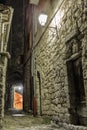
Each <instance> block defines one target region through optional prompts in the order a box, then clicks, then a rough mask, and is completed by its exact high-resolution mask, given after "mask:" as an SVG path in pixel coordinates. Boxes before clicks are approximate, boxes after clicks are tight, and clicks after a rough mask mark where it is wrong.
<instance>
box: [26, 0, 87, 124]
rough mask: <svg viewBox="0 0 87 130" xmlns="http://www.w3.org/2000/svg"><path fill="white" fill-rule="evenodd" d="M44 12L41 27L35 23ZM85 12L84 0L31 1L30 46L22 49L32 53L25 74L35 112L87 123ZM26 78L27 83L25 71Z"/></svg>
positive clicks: (86, 34) (86, 4) (86, 38)
mask: <svg viewBox="0 0 87 130" xmlns="http://www.w3.org/2000/svg"><path fill="white" fill-rule="evenodd" d="M31 6H32V5H31ZM43 12H44V13H47V15H48V19H47V23H46V25H45V26H44V27H42V26H41V25H40V24H39V23H38V16H39V15H40V13H43ZM86 14H87V2H86V0H77V1H75V0H74V1H73V0H71V1H68V0H59V1H57V0H49V1H48V0H45V1H43V0H42V1H39V4H38V5H33V15H34V16H33V18H32V19H33V26H32V35H33V36H32V38H30V41H29V43H30V44H31V43H32V48H31V49H29V51H28V52H27V53H26V52H25V53H26V54H28V53H29V52H30V53H31V56H30V57H28V58H27V59H28V60H27V63H26V66H30V67H31V72H30V74H29V73H27V75H29V76H30V77H33V83H32V84H33V85H32V84H30V87H31V86H33V92H34V94H33V97H34V102H32V104H33V107H34V108H33V109H36V112H37V114H38V115H45V116H50V117H51V118H52V119H53V120H56V121H58V122H63V123H64V122H65V123H68V124H69V123H71V124H74V125H86V124H87V75H86V73H87V69H86V62H87V60H86V48H87V47H86V42H87V16H86ZM30 34H31V33H30ZM31 39H32V40H31ZM28 69H29V68H27V67H26V68H25V71H26V72H28ZM25 80H26V81H25V84H27V82H29V77H27V76H26V75H25ZM26 91H27V89H26ZM29 92H30V93H31V89H30V90H29ZM30 100H31V99H30ZM30 105H31V103H30ZM28 109H29V107H28ZM30 109H31V108H30Z"/></svg>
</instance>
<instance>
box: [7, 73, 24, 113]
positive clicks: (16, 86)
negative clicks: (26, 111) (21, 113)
mask: <svg viewBox="0 0 87 130" xmlns="http://www.w3.org/2000/svg"><path fill="white" fill-rule="evenodd" d="M5 97H6V100H5V110H17V111H18V110H23V79H22V74H21V73H20V72H18V71H15V72H11V73H9V75H8V79H7V86H6V96H5Z"/></svg>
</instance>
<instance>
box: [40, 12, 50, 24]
mask: <svg viewBox="0 0 87 130" xmlns="http://www.w3.org/2000/svg"><path fill="white" fill-rule="evenodd" d="M47 17H48V16H47V15H46V14H40V15H39V18H38V19H39V23H40V25H41V26H44V25H45V24H46V22H47Z"/></svg>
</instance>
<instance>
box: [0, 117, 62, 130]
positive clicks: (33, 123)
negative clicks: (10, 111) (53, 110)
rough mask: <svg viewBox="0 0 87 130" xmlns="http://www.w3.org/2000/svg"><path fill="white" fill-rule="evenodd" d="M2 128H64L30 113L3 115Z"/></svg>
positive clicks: (32, 129)
mask: <svg viewBox="0 0 87 130" xmlns="http://www.w3.org/2000/svg"><path fill="white" fill-rule="evenodd" d="M3 126H4V127H3V129H2V130H64V129H63V128H59V127H56V126H55V125H53V124H51V121H50V120H49V119H47V118H45V119H43V118H41V117H33V116H30V115H25V116H22V117H21V116H19V117H17V116H16V117H15V116H12V115H5V118H4V123H3Z"/></svg>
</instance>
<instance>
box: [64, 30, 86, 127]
mask: <svg viewBox="0 0 87 130" xmlns="http://www.w3.org/2000/svg"><path fill="white" fill-rule="evenodd" d="M82 39H83V36H82V34H81V33H80V32H79V30H78V29H74V30H73V31H72V32H71V33H70V34H69V35H67V37H66V39H65V43H66V65H67V75H68V73H71V72H68V64H69V65H70V62H72V61H74V60H76V59H78V58H79V57H81V61H82V59H83V57H82V51H83V48H82ZM82 69H83V66H82ZM69 80H70V79H69V75H68V89H69V102H70V108H69V113H70V118H71V123H73V124H77V122H76V121H75V120H78V119H77V116H78V115H79V117H80V118H81V119H80V120H81V121H80V125H86V123H87V122H85V120H87V112H86V107H87V106H86V91H85V87H86V86H84V92H85V101H84V102H83V104H82V105H81V108H79V112H78V113H76V112H75V109H74V107H75V106H74V107H72V106H73V104H72V102H73V101H72V100H73V98H72V95H71V94H70V91H71V90H70V89H72V86H73V85H74V84H73V83H72V85H70V81H69ZM83 82H84V77H83ZM70 86H71V88H70ZM73 112H74V114H72V113H73Z"/></svg>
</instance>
